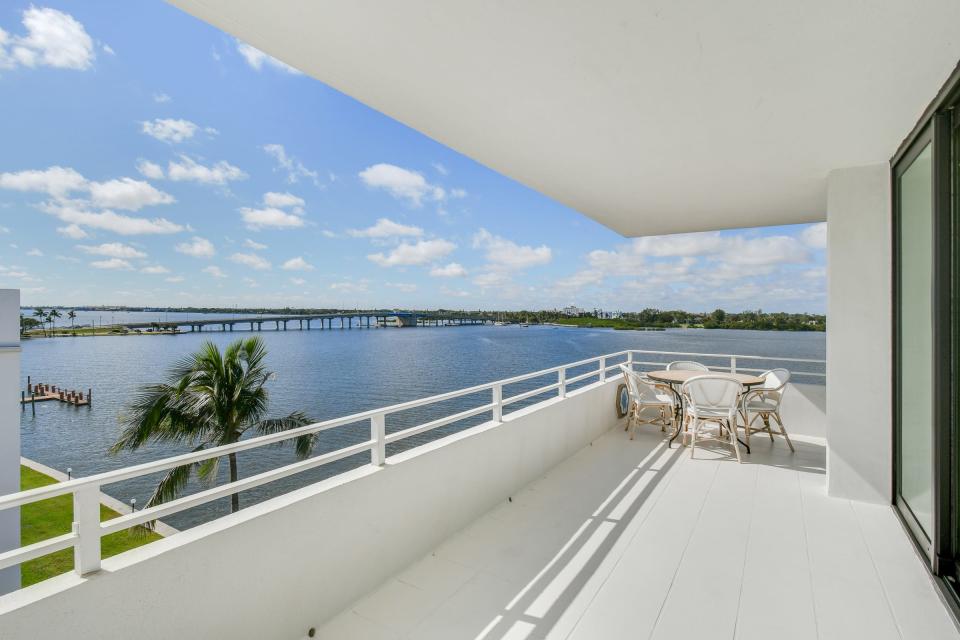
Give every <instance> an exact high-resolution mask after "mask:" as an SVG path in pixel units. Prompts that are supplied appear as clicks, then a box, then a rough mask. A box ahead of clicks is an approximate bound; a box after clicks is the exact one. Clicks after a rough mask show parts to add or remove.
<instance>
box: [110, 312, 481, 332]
mask: <svg viewBox="0 0 960 640" xmlns="http://www.w3.org/2000/svg"><path fill="white" fill-rule="evenodd" d="M489 322H492V321H491V320H489V319H488V318H483V317H481V316H471V315H448V314H435V313H433V314H432V313H417V312H413V311H383V310H377V311H349V312H337V313H319V314H295V315H271V316H255V317H247V318H205V319H202V320H198V319H190V320H163V321H157V322H118V323H115V324H112V325H109V326H111V327H115V328H123V329H127V330H130V331H143V330H147V331H160V332H169V333H191V332H196V331H203V330H204V328H205V327H214V328H219V329H220V330H221V331H233V330H234V328H235V327H237V326H239V327H240V329H241V330H243V329H246V328H248V327H249V330H250V331H263V330H264V325H266V326H267V329H268V330H269V329H271V328H273V329H274V330H276V331H286V330H287V329H288V328H289V327H290V326H292V327H293V328H294V329H299V330H306V331H309V330H311V329H313V328H315V327H314V323H319V326H318V327H316V328H318V329H320V330H331V329H354V328H357V329H372V328H377V327H428V326H430V327H447V326H465V325H482V324H487V323H489Z"/></svg>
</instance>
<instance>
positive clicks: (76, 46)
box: [0, 6, 97, 71]
mask: <svg viewBox="0 0 960 640" xmlns="http://www.w3.org/2000/svg"><path fill="white" fill-rule="evenodd" d="M22 20H23V26H24V27H25V28H26V35H22V36H9V35H7V34H6V32H4V31H3V30H2V29H0V69H13V68H15V67H17V66H18V65H19V66H24V67H31V68H32V67H41V66H44V67H54V68H58V69H75V70H78V71H83V70H86V69H89V68H90V67H92V66H93V61H94V60H95V59H96V57H97V56H96V53H95V51H94V47H93V40H92V39H91V38H90V35H89V34H87V31H86V29H84V27H83V25H82V24H80V23H79V22H78V21H77V20H76V19H75V18H74V17H73V16H71V15H69V14H67V13H63V12H62V11H57V10H56V9H50V8H42V9H38V8H37V7H32V6H31V7H30V8H29V9H26V10H24V12H23V19H22Z"/></svg>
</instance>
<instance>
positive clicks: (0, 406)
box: [0, 289, 20, 593]
mask: <svg viewBox="0 0 960 640" xmlns="http://www.w3.org/2000/svg"><path fill="white" fill-rule="evenodd" d="M19 388H20V291H18V290H17V289H0V495H6V494H8V493H16V492H18V491H20V406H19V404H20V403H19V398H20V394H19V393H17V391H18V390H19ZM19 546H20V509H6V510H4V511H0V551H9V550H10V549H16V548H18V547H19ZM19 588H20V567H19V566H16V567H10V568H9V569H4V570H3V571H0V593H8V592H10V591H16V590H17V589H19Z"/></svg>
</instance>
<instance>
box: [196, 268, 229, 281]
mask: <svg viewBox="0 0 960 640" xmlns="http://www.w3.org/2000/svg"><path fill="white" fill-rule="evenodd" d="M201 271H203V272H204V273H206V274H208V275H211V276H213V277H214V278H226V277H227V274H225V273H224V272H223V271H222V270H221V269H220V267H217V266H214V265H210V266H209V267H204V268H203V269H201Z"/></svg>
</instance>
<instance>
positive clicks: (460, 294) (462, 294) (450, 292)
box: [440, 287, 470, 298]
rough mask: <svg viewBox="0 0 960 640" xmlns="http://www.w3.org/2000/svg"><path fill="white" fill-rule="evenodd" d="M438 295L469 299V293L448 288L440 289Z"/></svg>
mask: <svg viewBox="0 0 960 640" xmlns="http://www.w3.org/2000/svg"><path fill="white" fill-rule="evenodd" d="M440 293H442V294H443V295H445V296H452V297H454V298H469V297H470V292H469V291H464V290H463V289H451V288H450V287H440Z"/></svg>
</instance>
